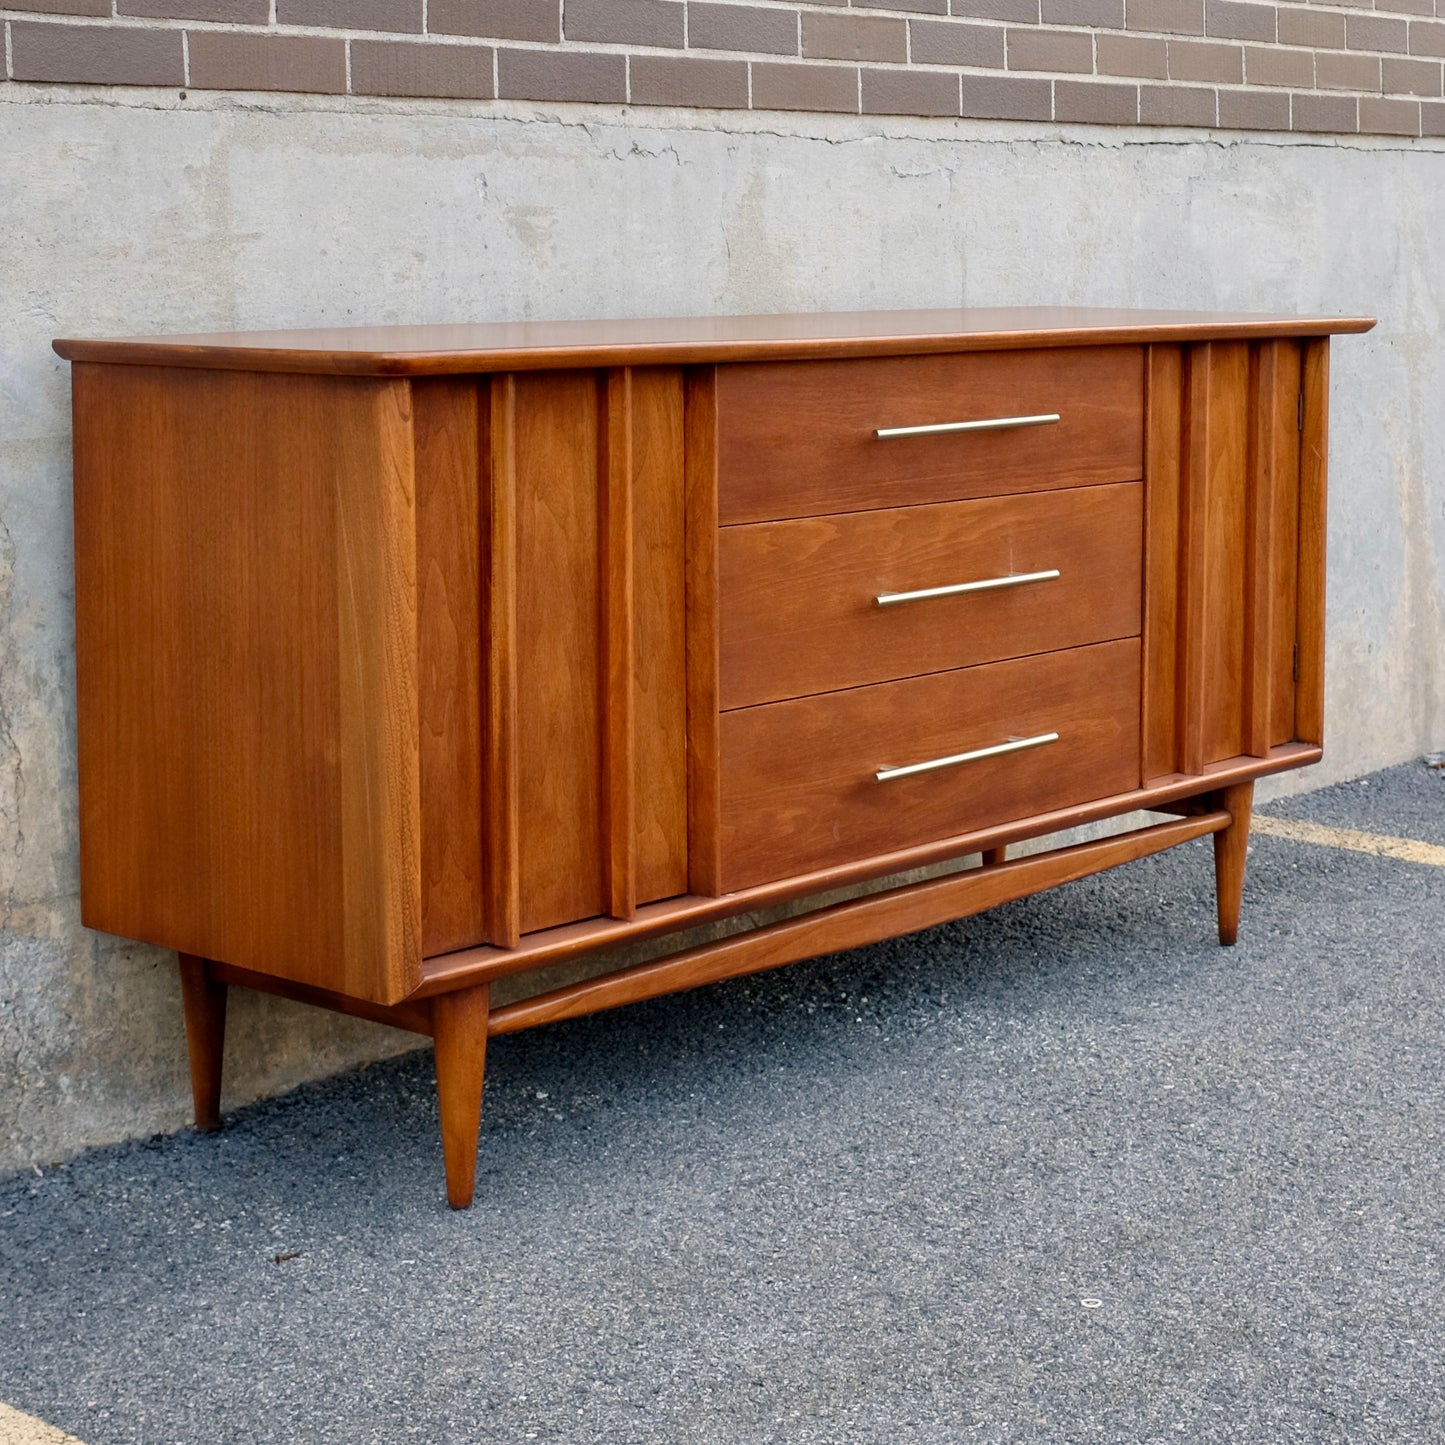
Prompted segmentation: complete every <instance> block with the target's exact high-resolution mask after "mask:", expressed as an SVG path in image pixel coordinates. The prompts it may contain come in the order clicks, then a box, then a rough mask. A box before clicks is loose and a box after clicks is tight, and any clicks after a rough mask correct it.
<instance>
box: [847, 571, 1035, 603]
mask: <svg viewBox="0 0 1445 1445" xmlns="http://www.w3.org/2000/svg"><path fill="white" fill-rule="evenodd" d="M1058 575H1059V569H1058V568H1057V567H1050V568H1049V570H1048V571H1047V572H1010V573H1009V574H1008V576H1006V577H985V578H983V579H982V580H981V581H978V582H955V583H953V584H952V585H951V586H949V587H920V588H919V589H918V591H916V592H880V593H879V594H878V596H877V598H876V599H875V600H876V601H877V603H878V605H879V606H880V607H892V606H893V605H894V604H895V603H898V602H926V601H928V599H929V598H930V597H961V596H963V594H964V593H966V592H997V591H998V590H999V589H1000V588H1003V587H1022V586H1024V585H1025V584H1026V583H1029V582H1052V581H1054V580H1055V579H1056V578H1057V577H1058Z"/></svg>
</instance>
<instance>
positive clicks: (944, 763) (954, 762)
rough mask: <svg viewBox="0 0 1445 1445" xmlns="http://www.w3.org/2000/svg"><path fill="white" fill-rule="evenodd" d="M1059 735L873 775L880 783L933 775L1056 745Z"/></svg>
mask: <svg viewBox="0 0 1445 1445" xmlns="http://www.w3.org/2000/svg"><path fill="white" fill-rule="evenodd" d="M1058 740H1059V735H1058V733H1040V734H1039V735H1038V736H1037V737H1035V738H1010V739H1009V740H1008V741H1007V742H1006V743H995V744H994V745H993V746H992V747H991V748H975V749H974V750H973V751H972V752H971V753H953V754H952V755H951V756H949V757H946V758H930V759H929V760H928V761H927V762H926V763H909V764H908V766H907V767H903V768H879V769H878V771H877V772H876V773H875V774H874V775H873V776H874V777H876V778H877V779H878V781H879V782H880V783H887V782H891V781H892V780H893V779H894V778H911V777H913V776H914V775H915V774H917V773H932V772H936V771H937V770H938V769H939V768H956V767H957V766H958V765H959V764H960V763H976V762H979V761H980V760H981V759H983V758H1001V757H1003V755H1004V754H1005V753H1021V752H1023V751H1025V749H1027V748H1041V747H1043V745H1044V744H1045V743H1056V742H1058Z"/></svg>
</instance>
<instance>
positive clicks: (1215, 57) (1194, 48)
mask: <svg viewBox="0 0 1445 1445" xmlns="http://www.w3.org/2000/svg"><path fill="white" fill-rule="evenodd" d="M1169 78H1170V79H1171V80H1222V81H1224V82H1226V83H1232V84H1235V85H1238V84H1239V82H1240V81H1241V80H1243V79H1244V50H1243V48H1242V47H1241V46H1238V45H1215V44H1212V43H1211V42H1209V41H1207V40H1171V41H1170V42H1169Z"/></svg>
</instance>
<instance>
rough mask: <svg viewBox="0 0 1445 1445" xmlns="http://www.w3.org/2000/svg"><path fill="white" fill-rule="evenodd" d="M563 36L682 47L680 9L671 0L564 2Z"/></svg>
mask: <svg viewBox="0 0 1445 1445" xmlns="http://www.w3.org/2000/svg"><path fill="white" fill-rule="evenodd" d="M562 33H563V35H565V36H566V37H567V39H568V40H600V41H605V42H608V43H610V44H613V45H666V46H668V47H670V48H673V49H677V50H680V49H681V48H682V44H683V7H682V6H681V5H678V4H674V3H673V0H567V3H566V5H565V6H564V8H563V11H562Z"/></svg>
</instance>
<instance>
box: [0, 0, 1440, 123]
mask: <svg viewBox="0 0 1445 1445" xmlns="http://www.w3.org/2000/svg"><path fill="white" fill-rule="evenodd" d="M0 17H3V20H4V30H5V36H4V39H5V69H4V74H5V79H6V80H7V81H10V82H68V83H79V84H103V85H153V86H168V87H174V88H177V89H196V90H200V89H221V90H290V91H309V92H315V93H323V94H347V93H349V94H352V95H367V96H409V97H450V98H459V99H468V100H490V99H493V98H497V97H500V98H503V99H517V100H544V101H546V100H572V101H610V102H630V103H632V104H634V105H680V106H698V107H709V108H714V107H715V108H736V109H748V108H752V109H756V110H808V111H838V112H848V113H853V114H856V113H859V112H861V113H863V114H865V115H928V116H969V117H980V118H986V119H997V120H1040V121H1045V120H1054V121H1080V122H1088V123H1096V124H1102V125H1133V124H1144V125H1188V126H1218V127H1221V128H1224V129H1242V130H1271V131H1287V130H1295V131H1322V132H1335V133H1367V134H1385V135H1402V136H1420V135H1425V136H1445V90H1442V66H1445V0H1334V3H1318V4H1317V3H1313V0H1279V3H1256V0H851V3H849V0H832V3H814V0H801V3H799V0H791V3H788V0H31V3H30V4H29V5H28V6H27V7H24V8H13V7H12V8H0Z"/></svg>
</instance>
